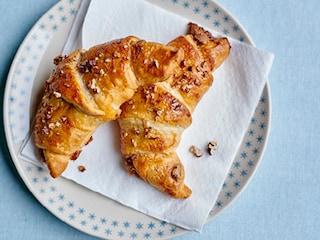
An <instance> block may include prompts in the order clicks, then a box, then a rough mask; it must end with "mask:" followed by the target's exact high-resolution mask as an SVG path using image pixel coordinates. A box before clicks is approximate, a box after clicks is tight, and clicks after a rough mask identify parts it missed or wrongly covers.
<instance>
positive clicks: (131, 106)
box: [118, 24, 230, 198]
mask: <svg viewBox="0 0 320 240" xmlns="http://www.w3.org/2000/svg"><path fill="white" fill-rule="evenodd" d="M188 33H189V34H188V35H185V36H179V37H177V38H176V39H174V40H173V41H171V42H170V43H169V44H168V45H169V46H173V47H175V48H177V49H181V50H183V53H184V54H183V60H182V61H181V62H180V63H179V66H178V67H177V68H176V69H174V74H173V75H172V76H171V77H169V78H168V79H167V80H166V81H164V82H156V83H153V84H148V85H144V86H140V87H139V88H138V90H137V91H136V93H135V94H134V96H133V97H132V98H131V99H130V100H129V101H127V102H126V103H124V104H123V105H122V106H121V110H122V112H121V115H120V117H119V119H118V122H119V125H120V129H121V135H120V136H121V152H122V154H123V156H124V158H125V159H126V161H125V165H126V169H127V171H128V172H129V173H130V174H132V175H134V176H137V177H140V178H141V179H143V180H144V181H146V182H148V183H149V184H151V185H152V186H154V187H156V188H157V189H159V190H160V191H162V192H164V193H166V194H168V195H170V196H172V197H174V198H187V197H189V196H190V194H191V193H192V191H191V190H190V189H189V188H188V187H187V186H186V185H185V184H184V175H185V172H184V168H183V165H182V163H181V161H180V160H179V157H178V156H177V154H176V148H177V147H178V145H179V142H180V139H181V134H182V132H183V130H184V129H185V128H187V127H188V126H189V125H190V124H191V122H192V117H191V114H192V112H193V111H194V109H195V107H196V106H197V104H198V103H199V101H200V99H201V98H202V96H203V95H204V94H205V93H206V92H207V91H208V89H209V88H210V86H211V85H212V83H213V76H212V72H213V71H214V70H215V69H216V68H217V67H219V66H220V64H221V63H222V62H223V61H224V59H225V58H226V57H227V56H228V55H229V51H230V45H229V42H228V40H227V39H226V38H214V37H213V36H212V35H211V34H210V33H209V32H207V31H205V30H204V29H203V28H201V27H199V26H197V25H195V24H190V25H189V31H188Z"/></svg>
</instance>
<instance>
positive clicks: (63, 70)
mask: <svg viewBox="0 0 320 240" xmlns="http://www.w3.org/2000/svg"><path fill="white" fill-rule="evenodd" d="M182 57H183V51H182V50H181V49H179V48H178V47H175V46H165V45H162V44H158V43H152V42H146V41H144V40H141V39H139V38H136V37H127V38H124V39H120V40H116V41H113V42H110V43H105V44H102V45H97V46H94V47H92V48H90V49H89V50H88V51H85V50H77V51H75V52H73V53H72V54H71V55H70V56H65V57H62V56H60V57H57V58H56V59H55V64H56V68H55V69H54V70H53V72H52V74H51V75H50V77H49V79H48V80H47V81H46V83H45V87H44V88H45V91H44V95H43V98H42V101H41V104H40V106H39V109H38V111H37V114H36V121H35V128H34V141H35V144H36V146H37V147H38V148H39V149H40V152H41V155H42V158H43V160H44V162H45V163H46V164H47V166H48V168H49V170H50V174H51V176H52V177H58V176H60V175H61V174H62V172H63V171H64V170H65V169H66V167H67V165H68V162H69V160H75V159H77V157H78V155H79V154H80V152H81V149H82V147H83V146H85V145H86V144H87V143H89V142H90V141H91V136H92V134H93V133H94V131H95V130H96V129H97V127H98V126H100V125H101V124H103V123H105V122H108V121H111V120H115V119H116V118H117V117H118V116H119V114H120V106H121V105H122V104H123V103H124V102H126V101H127V100H129V99H130V98H131V97H132V96H133V94H134V93H135V91H136V89H137V88H138V87H139V86H142V85H145V84H149V83H155V82H159V81H164V80H166V79H167V78H169V77H171V75H172V74H173V72H174V69H175V68H177V67H178V65H179V64H180V62H181V60H182Z"/></svg>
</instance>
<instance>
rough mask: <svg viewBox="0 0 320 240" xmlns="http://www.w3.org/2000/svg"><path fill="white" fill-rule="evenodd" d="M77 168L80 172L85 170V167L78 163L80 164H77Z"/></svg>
mask: <svg viewBox="0 0 320 240" xmlns="http://www.w3.org/2000/svg"><path fill="white" fill-rule="evenodd" d="M78 170H79V171H80V172H84V171H85V170H86V167H85V166H82V165H80V166H78Z"/></svg>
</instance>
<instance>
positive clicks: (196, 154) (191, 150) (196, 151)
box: [189, 146, 203, 157]
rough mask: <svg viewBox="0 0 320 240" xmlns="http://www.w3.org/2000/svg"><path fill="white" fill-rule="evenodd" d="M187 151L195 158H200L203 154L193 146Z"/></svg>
mask: <svg viewBox="0 0 320 240" xmlns="http://www.w3.org/2000/svg"><path fill="white" fill-rule="evenodd" d="M189 150H190V152H192V153H193V154H194V155H195V156H196V157H201V156H202V155H203V152H202V151H201V150H200V149H199V148H197V147H195V146H191V147H190V149H189Z"/></svg>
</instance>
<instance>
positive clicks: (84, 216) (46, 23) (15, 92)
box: [4, 0, 271, 239]
mask: <svg viewBox="0 0 320 240" xmlns="http://www.w3.org/2000/svg"><path fill="white" fill-rule="evenodd" d="M149 1H150V2H154V3H155V4H158V5H159V6H161V7H164V8H166V9H168V10H169V11H172V12H175V13H178V14H180V15H182V16H184V17H187V18H189V19H190V20H192V21H195V22H198V23H200V24H201V25H203V26H207V27H210V28H212V29H214V30H216V31H219V32H222V33H223V34H225V35H227V36H230V37H233V38H235V39H238V40H240V41H243V42H246V43H249V44H253V43H252V41H251V39H250V37H249V35H248V34H247V33H246V32H245V30H244V28H243V27H242V26H241V25H240V24H239V23H238V22H237V20H235V18H234V17H233V16H232V15H231V14H230V13H228V12H227V11H226V10H225V9H224V8H223V7H221V6H220V5H218V4H217V3H215V2H213V1H206V0H204V1H193V0H192V1H191V0H187V1H183V2H181V1H177V0H162V1H156V0H149ZM79 3H80V0H62V1H60V2H58V3H57V4H56V5H55V6H54V7H53V8H52V9H50V10H49V11H48V12H47V13H46V14H45V15H43V16H42V17H41V19H40V20H39V21H38V22H37V23H36V24H35V25H34V27H33V28H32V30H31V31H30V32H29V34H28V35H27V37H26V38H25V40H24V41H23V43H22V44H21V46H20V48H19V51H18V52H17V54H16V56H15V59H14V61H13V63H12V66H11V69H10V73H9V76H8V79H7V84H6V90H5V96H4V125H5V132H6V138H7V143H8V146H9V150H10V153H11V156H12V159H13V162H14V164H15V166H16V168H17V170H18V172H19V174H20V176H21V178H22V179H23V181H24V182H25V184H26V185H27V187H28V188H29V190H30V191H31V192H32V194H33V195H34V196H35V197H36V198H37V199H38V200H39V202H41V204H42V205H43V206H45V207H46V208H47V209H48V210H49V211H51V212H52V213H53V214H54V215H56V216H57V217H58V218H60V219H61V220H62V221H64V222H66V223H68V224H69V225H71V226H73V227H75V228H77V229H79V230H81V231H83V232H86V233H88V234H91V235H93V236H97V237H101V238H112V239H128V238H130V239H138V238H139V239H140V238H146V239H148V238H149V239H160V238H161V239H166V238H171V237H175V236H178V235H181V234H185V233H187V232H188V231H186V230H184V229H181V228H178V227H176V226H174V225H171V224H169V223H166V222H163V221H159V220H157V219H154V218H151V217H149V216H147V215H145V214H142V213H140V212H138V211H135V210H132V209H130V208H127V207H124V206H123V205H121V204H119V203H117V202H115V201H113V200H110V199H109V198H106V197H103V196H101V195H100V194H98V193H95V192H92V191H90V190H88V189H86V188H84V187H82V186H80V185H78V184H76V183H74V182H72V181H69V180H66V179H64V178H58V179H55V180H54V181H53V180H52V179H51V178H50V176H49V174H48V172H47V171H45V170H43V169H42V168H39V167H37V166H35V165H32V164H30V163H27V162H25V161H23V160H20V159H19V158H18V150H19V148H20V146H21V145H22V140H23V139H24V138H25V136H26V134H27V133H28V131H29V126H30V119H31V117H30V116H32V115H33V114H34V112H35V107H36V106H34V105H31V104H30V102H34V99H29V98H27V97H26V95H27V94H25V93H26V92H29V91H33V92H35V93H37V92H39V90H40V89H41V88H42V84H39V83H43V79H46V78H47V76H48V75H49V74H50V69H52V67H53V66H52V59H53V58H54V57H55V56H56V55H58V54H59V52H60V51H61V49H62V47H63V45H64V42H65V40H66V38H67V36H68V32H69V30H70V28H71V26H72V23H73V20H74V17H75V15H76V12H77V9H78V7H79ZM33 95H35V94H33ZM36 97H37V96H34V98H36ZM270 117H271V101H270V93H269V87H268V84H266V86H265V87H264V90H263V92H262V95H261V98H260V101H259V103H258V105H257V108H256V111H255V113H254V116H252V120H251V124H250V126H249V127H248V130H247V133H246V135H245V136H244V138H243V142H242V145H241V147H240V149H239V151H238V153H237V155H236V158H235V159H234V161H233V164H232V167H231V169H230V170H229V173H228V176H227V178H226V179H225V182H224V185H223V188H222V190H221V192H220V194H219V197H218V199H217V201H216V204H215V206H214V208H213V209H212V211H211V213H210V215H209V217H208V221H209V220H212V219H213V218H214V217H215V216H217V215H218V214H219V213H220V212H221V211H222V210H223V209H226V207H227V206H228V205H230V203H231V202H232V201H233V200H234V199H236V197H237V196H239V194H240V192H241V191H242V190H244V189H245V187H246V185H247V184H248V182H249V181H250V179H251V177H252V176H253V175H254V173H255V171H256V169H257V168H258V165H259V163H260V160H261V157H262V155H263V152H264V149H265V147H266V143H267V138H268V135H269V126H270Z"/></svg>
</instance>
